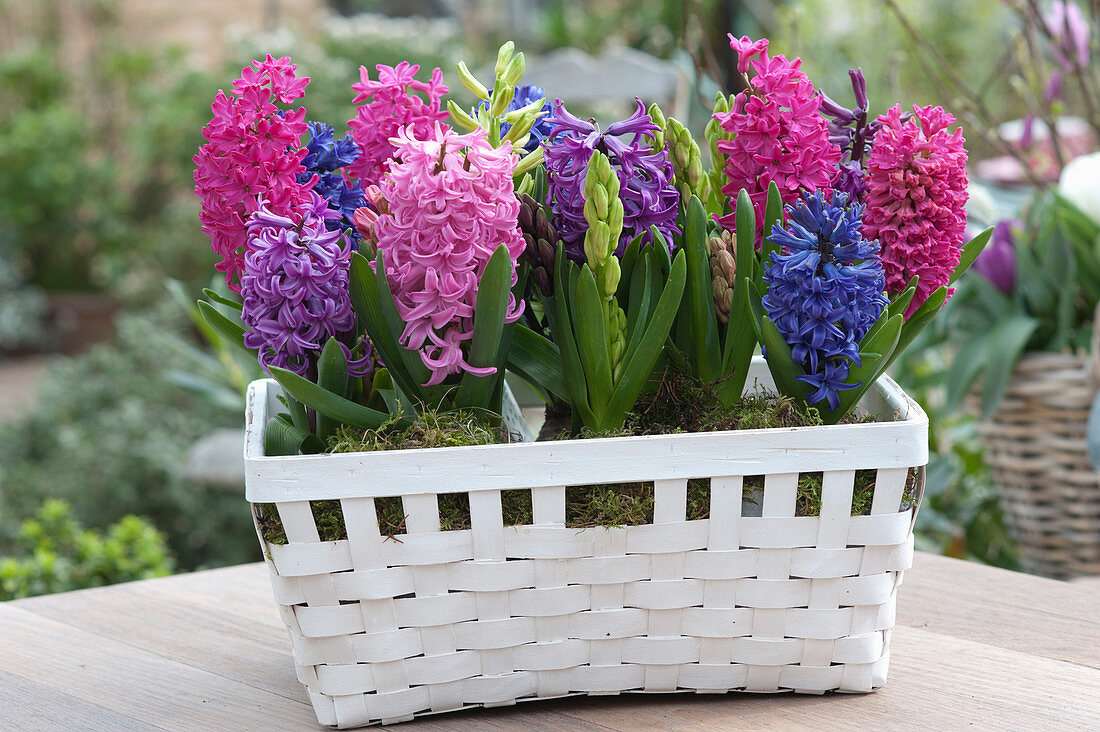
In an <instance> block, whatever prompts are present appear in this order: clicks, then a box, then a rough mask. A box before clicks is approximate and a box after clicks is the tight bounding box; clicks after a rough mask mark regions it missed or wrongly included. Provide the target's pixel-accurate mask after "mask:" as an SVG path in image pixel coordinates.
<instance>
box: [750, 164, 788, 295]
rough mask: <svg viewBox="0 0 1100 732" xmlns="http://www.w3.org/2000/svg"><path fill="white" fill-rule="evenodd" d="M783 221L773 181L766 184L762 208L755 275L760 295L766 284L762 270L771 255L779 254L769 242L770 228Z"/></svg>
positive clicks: (780, 199) (777, 246) (765, 292)
mask: <svg viewBox="0 0 1100 732" xmlns="http://www.w3.org/2000/svg"><path fill="white" fill-rule="evenodd" d="M782 219H783V198H782V196H780V195H779V186H777V185H776V184H775V181H774V180H773V181H771V182H770V183H768V200H767V204H766V205H765V207H764V231H763V232H762V236H761V238H762V239H763V246H762V248H761V251H760V271H759V273H758V274H757V283H758V284H757V287H759V288H760V294H762V295H764V294H767V292H768V290H767V287H766V285H767V283H766V282H764V270H765V269H766V268H767V266H768V264H769V263H770V262H771V261H772V254H774V253H777V252H779V245H778V244H773V243H772V240H771V236H772V226H773V225H774V224H775V223H776V222H777V221H781V220H782ZM755 224H756V218H755V214H754V215H753V225H754V227H755Z"/></svg>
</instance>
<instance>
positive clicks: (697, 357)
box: [681, 196, 722, 382]
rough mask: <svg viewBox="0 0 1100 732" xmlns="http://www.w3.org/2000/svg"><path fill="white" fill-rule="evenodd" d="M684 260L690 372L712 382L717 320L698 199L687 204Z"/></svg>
mask: <svg viewBox="0 0 1100 732" xmlns="http://www.w3.org/2000/svg"><path fill="white" fill-rule="evenodd" d="M681 241H682V243H683V250H684V254H685V255H686V258H687V294H686V297H684V305H686V311H687V315H688V325H689V327H690V332H691V361H692V371H693V372H694V374H695V376H696V378H698V379H702V380H703V381H704V382H712V381H715V380H717V379H718V378H719V377H720V376H722V373H721V370H722V361H721V359H722V349H721V346H720V345H719V343H718V316H717V314H716V313H715V310H714V294H713V289H712V287H711V274H710V257H709V256H708V255H707V212H706V211H705V210H704V209H703V204H702V202H701V201H700V200H699V198H698V196H692V197H691V198H690V199H689V200H688V202H687V210H686V216H685V226H684V236H683V238H682V240H681Z"/></svg>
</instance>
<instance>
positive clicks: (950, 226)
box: [863, 105, 969, 318]
mask: <svg viewBox="0 0 1100 732" xmlns="http://www.w3.org/2000/svg"><path fill="white" fill-rule="evenodd" d="M913 112H914V114H913V116H909V117H908V118H907V119H905V118H903V115H902V111H901V105H894V107H892V108H891V109H890V111H888V112H887V113H886V114H884V115H882V116H880V117H879V118H878V119H879V122H881V123H882V128H881V129H880V131H879V133H878V135H877V136H876V137H875V145H874V147H872V148H871V155H870V157H869V158H868V159H867V174H866V183H867V189H866V194H865V196H864V201H865V202H866V204H867V208H866V210H865V211H864V214H863V237H864V238H865V239H878V240H879V242H880V243H881V245H882V264H883V268H884V269H885V272H886V291H887V292H888V293H890V294H891V295H893V294H896V293H898V292H901V291H902V290H903V289H905V286H906V284H908V282H909V280H910V279H912V277H913V275H918V276H919V278H920V279H919V280H918V282H917V292H916V296H915V297H914V298H913V301H912V302H911V303H910V304H909V307H908V309H907V310H906V312H905V317H907V318H908V317H909V316H911V315H912V314H913V313H914V312H915V311H916V309H917V308H918V307H920V305H921V303H923V302H924V301H925V300H927V299H928V296H929V295H931V294H932V292H934V291H935V290H936V289H938V288H940V287H942V286H944V285H946V284H947V283H948V281H949V280H950V279H951V273H952V272H954V271H955V267H957V266H958V264H959V257H960V255H961V254H962V249H961V246H962V241H963V235H964V233H965V230H966V208H965V207H966V201H967V199H968V198H969V195H968V193H967V188H966V186H967V176H966V160H967V154H966V148H965V147H963V142H964V140H963V136H962V130H961V129H956V130H955V131H954V132H952V131H950V130H948V129H947V128H948V126H950V125H952V124H954V122H955V118H954V117H953V116H952V115H950V114H948V113H947V112H945V111H944V110H943V108H942V107H931V106H929V107H918V106H916V105H913ZM952 291H953V290H952ZM952 291H949V293H948V294H950V292H952Z"/></svg>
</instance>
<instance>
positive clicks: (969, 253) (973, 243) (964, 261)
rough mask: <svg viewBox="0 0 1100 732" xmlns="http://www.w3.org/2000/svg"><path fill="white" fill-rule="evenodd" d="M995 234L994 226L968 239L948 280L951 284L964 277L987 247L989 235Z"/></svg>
mask: <svg viewBox="0 0 1100 732" xmlns="http://www.w3.org/2000/svg"><path fill="white" fill-rule="evenodd" d="M992 235H993V227H992V226H990V227H989V228H988V229H986V230H985V231H983V232H982V233H980V234H978V235H977V236H976V237H974V238H973V239H971V240H970V241H968V242H967V243H966V244H965V245H963V248H962V255H960V257H959V264H958V266H957V267H955V271H954V272H952V273H951V279H950V280H948V283H947V284H949V285H952V284H954V283H955V280H957V279H959V278H960V277H962V275H963V273H964V272H966V270H968V269H970V265H972V264H974V260H976V259H977V258H978V255H979V254H981V253H982V250H983V249H985V245H986V244H987V243H988V242H989V237H991V236H992Z"/></svg>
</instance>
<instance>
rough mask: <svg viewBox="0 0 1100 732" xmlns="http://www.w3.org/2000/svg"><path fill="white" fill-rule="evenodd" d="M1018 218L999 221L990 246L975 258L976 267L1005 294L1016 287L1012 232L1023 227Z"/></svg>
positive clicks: (1014, 251)
mask: <svg viewBox="0 0 1100 732" xmlns="http://www.w3.org/2000/svg"><path fill="white" fill-rule="evenodd" d="M1022 227H1023V223H1021V222H1020V221H1019V220H1017V219H1009V220H1007V221H998V222H997V224H996V225H995V226H994V227H993V237H992V238H991V239H990V242H989V246H988V247H986V248H985V249H983V250H982V253H981V254H979V255H978V258H977V259H976V260H974V269H975V270H977V271H978V272H979V273H981V275H982V276H983V277H985V278H986V279H987V280H989V281H990V283H992V284H993V286H994V287H996V288H997V289H998V290H1000V291H1001V292H1003V293H1005V294H1010V293H1011V292H1012V291H1013V290H1015V289H1016V250H1015V249H1014V248H1013V246H1012V232H1013V230H1014V229H1021V228H1022Z"/></svg>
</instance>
